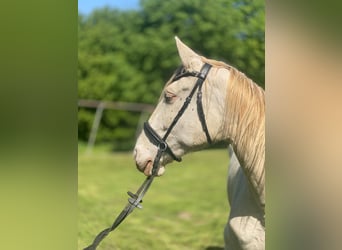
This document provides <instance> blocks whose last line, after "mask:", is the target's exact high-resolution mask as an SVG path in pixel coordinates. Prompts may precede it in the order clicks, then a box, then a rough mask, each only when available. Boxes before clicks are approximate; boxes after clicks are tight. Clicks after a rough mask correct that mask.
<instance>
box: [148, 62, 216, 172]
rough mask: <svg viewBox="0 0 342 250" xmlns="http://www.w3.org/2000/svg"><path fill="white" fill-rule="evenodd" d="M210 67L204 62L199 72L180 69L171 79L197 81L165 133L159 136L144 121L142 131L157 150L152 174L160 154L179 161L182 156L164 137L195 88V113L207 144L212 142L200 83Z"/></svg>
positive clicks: (180, 113) (184, 107)
mask: <svg viewBox="0 0 342 250" xmlns="http://www.w3.org/2000/svg"><path fill="white" fill-rule="evenodd" d="M210 68H211V65H210V64H208V63H205V64H204V65H203V67H202V69H201V71H200V72H196V71H182V72H181V73H180V74H179V75H176V76H175V77H174V78H173V79H172V82H174V81H177V80H179V79H180V78H183V77H189V76H192V77H197V78H198V79H197V81H196V83H195V86H194V87H193V88H192V90H191V92H190V94H189V95H188V97H187V98H186V99H185V102H184V103H183V106H182V107H181V109H180V110H179V111H178V113H177V115H176V116H175V118H174V119H173V121H172V122H171V124H170V126H169V128H168V129H167V131H166V133H165V135H164V136H163V137H160V136H159V135H158V134H157V133H156V131H155V130H154V129H153V128H152V127H151V126H150V124H149V123H148V121H147V122H145V123H144V132H145V134H146V136H147V138H148V139H149V140H150V142H151V143H152V144H154V145H155V146H157V148H158V152H157V155H156V157H155V159H154V162H153V168H152V175H156V174H157V172H158V168H159V161H160V158H161V156H162V154H163V153H164V152H165V153H168V154H169V155H170V156H171V157H172V158H173V159H174V160H176V161H178V162H180V161H181V160H182V158H180V157H178V156H176V155H175V154H174V153H173V152H172V150H171V148H170V147H169V146H168V144H167V142H166V139H167V138H168V136H169V135H170V133H171V131H172V129H173V128H174V126H175V125H176V124H177V122H178V120H179V119H180V118H181V116H182V115H183V114H184V112H185V110H186V109H187V107H188V106H189V104H190V102H191V99H192V97H193V95H194V94H195V92H196V90H197V89H198V91H197V114H198V118H199V120H200V122H201V125H202V129H203V132H204V133H205V135H206V137H207V141H208V143H209V144H211V143H212V140H211V137H210V135H209V131H208V127H207V123H206V121H205V115H204V112H203V104H202V85H203V82H204V81H205V79H206V77H207V75H208V73H209V70H210Z"/></svg>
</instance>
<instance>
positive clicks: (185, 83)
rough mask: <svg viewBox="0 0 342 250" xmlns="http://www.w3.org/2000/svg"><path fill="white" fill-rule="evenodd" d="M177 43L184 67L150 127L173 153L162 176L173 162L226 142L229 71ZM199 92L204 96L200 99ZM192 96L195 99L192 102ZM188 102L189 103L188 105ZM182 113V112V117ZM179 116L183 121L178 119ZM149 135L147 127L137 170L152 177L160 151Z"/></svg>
mask: <svg viewBox="0 0 342 250" xmlns="http://www.w3.org/2000/svg"><path fill="white" fill-rule="evenodd" d="M175 39H176V44H177V49H178V54H179V56H180V59H181V61H182V66H181V67H179V68H178V69H177V70H176V71H175V73H174V74H173V76H172V77H171V79H170V80H169V81H168V82H167V83H166V85H165V87H164V89H163V92H162V94H161V96H160V99H159V102H158V104H157V106H156V108H155V110H154V111H153V113H152V114H151V116H150V118H149V120H148V123H147V125H146V126H148V128H150V129H151V130H153V133H154V136H152V137H159V138H164V137H167V139H166V140H165V143H166V145H167V147H168V149H169V151H166V152H165V153H164V154H162V155H161V157H160V159H158V160H159V164H160V167H159V170H158V173H157V174H158V175H162V174H163V173H164V171H165V165H166V164H168V163H170V162H171V161H172V160H173V159H180V158H181V157H182V156H183V155H184V154H186V153H188V152H190V151H195V150H199V149H201V148H203V147H204V146H206V145H208V143H209V142H210V143H211V141H214V142H215V141H217V140H221V139H222V134H221V132H222V127H223V124H222V123H223V114H224V106H225V105H224V103H225V101H224V99H225V96H226V88H227V84H224V83H222V81H225V82H227V79H228V78H229V70H227V69H225V68H221V67H211V65H210V63H207V62H208V61H210V60H207V59H206V58H204V57H202V56H200V55H198V54H196V53H195V52H194V51H193V50H191V49H190V48H189V47H187V46H186V45H185V44H184V43H182V42H181V41H180V40H179V39H178V38H177V37H176V38H175ZM206 61H207V62H206ZM204 65H207V67H204ZM204 71H205V72H204ZM204 73H205V75H204ZM199 79H202V80H200V81H202V82H200V84H201V85H200V86H197V84H198V81H199ZM192 92H194V93H192ZM198 92H201V93H202V94H200V95H199V94H198ZM191 93H192V94H193V96H192V97H191V98H189V96H190V95H191ZM199 98H200V99H201V100H200V101H199ZM186 102H188V103H187V104H186V105H185V103H186ZM199 102H200V103H199ZM199 105H200V106H201V107H200V109H201V111H199V107H198V106H199ZM184 106H186V107H184ZM182 109H184V110H182ZM180 110H182V113H181V114H180ZM201 113H202V114H201ZM177 116H179V117H178V118H176V117H177ZM199 118H200V119H199ZM173 123H174V124H173ZM170 126H171V127H172V128H171V129H170ZM205 127H206V128H205ZM205 130H206V131H205ZM148 131H149V129H146V127H145V130H143V131H142V132H141V134H140V135H139V137H138V139H137V142H136V145H135V149H134V157H135V161H136V165H137V168H138V169H139V170H140V171H142V172H144V174H145V175H151V174H152V166H153V163H154V161H155V157H156V155H157V154H158V147H160V146H158V145H156V143H153V140H151V136H150V135H149V134H150V133H151V132H148ZM166 134H167V135H166ZM152 139H153V138H152ZM168 152H169V153H168Z"/></svg>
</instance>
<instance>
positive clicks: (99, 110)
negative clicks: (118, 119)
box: [86, 102, 105, 153]
mask: <svg viewBox="0 0 342 250" xmlns="http://www.w3.org/2000/svg"><path fill="white" fill-rule="evenodd" d="M104 107H105V103H104V102H100V104H99V105H98V106H97V108H96V113H95V118H94V121H93V125H92V127H91V132H90V135H89V139H88V144H87V151H86V152H87V153H91V152H92V150H93V147H94V144H95V140H96V135H97V130H98V128H99V125H100V121H101V118H102V113H103V109H104Z"/></svg>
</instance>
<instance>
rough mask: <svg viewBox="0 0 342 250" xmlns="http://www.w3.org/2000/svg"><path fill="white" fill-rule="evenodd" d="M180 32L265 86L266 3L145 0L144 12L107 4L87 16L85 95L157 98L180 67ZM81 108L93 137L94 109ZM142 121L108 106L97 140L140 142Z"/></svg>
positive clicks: (82, 23) (83, 25) (83, 132)
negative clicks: (136, 139) (136, 136)
mask: <svg viewBox="0 0 342 250" xmlns="http://www.w3.org/2000/svg"><path fill="white" fill-rule="evenodd" d="M175 35H177V36H178V37H180V38H181V39H182V40H183V41H184V42H185V43H186V44H188V45H189V46H190V47H192V48H193V49H194V50H195V51H198V52H199V53H200V54H202V55H204V56H206V57H208V58H213V59H218V60H222V61H225V62H227V63H229V64H231V65H233V66H235V67H237V68H238V69H240V70H241V71H243V72H244V73H245V74H246V75H248V76H249V77H251V78H252V79H253V80H254V81H256V82H257V83H259V84H260V85H261V86H264V80H265V76H264V72H265V70H264V40H265V39H264V2H263V1H261V0H254V1H252V0H241V1H233V0H215V1H205V0H169V1H159V0H142V1H141V9H140V10H138V11H119V10H115V9H109V8H103V9H99V10H96V11H94V12H93V13H92V14H90V15H89V16H79V33H78V36H79V56H78V60H79V68H78V77H79V98H82V99H98V100H110V101H127V102H143V103H151V104H154V103H156V101H157V100H158V98H159V95H160V92H161V89H162V88H163V85H164V83H165V82H166V81H167V80H168V78H169V77H170V75H171V74H172V72H173V71H174V69H175V68H176V67H177V66H178V65H179V64H180V60H179V58H178V54H177V50H176V46H175V41H174V36H175ZM79 112H80V115H79V117H80V121H79V138H80V139H82V140H86V139H87V137H88V135H89V133H88V132H89V128H90V127H91V123H90V124H86V123H87V121H88V123H89V122H91V121H90V120H91V119H89V114H91V113H94V110H93V111H89V110H87V111H85V110H84V109H82V108H81V109H79ZM86 113H87V118H86V115H85V114H86ZM109 116H118V117H120V119H119V118H117V119H118V121H119V122H116V123H111V122H110V121H111V120H113V119H114V118H110V117H109ZM132 117H134V119H133V118H132ZM81 118H82V119H81ZM114 120H115V119H114ZM106 121H107V122H106ZM137 121H138V116H137V114H130V113H128V112H123V113H122V114H119V113H117V112H107V111H106V112H104V118H103V121H102V123H101V128H100V130H99V134H98V137H97V140H98V141H103V140H106V141H107V140H110V141H113V142H114V144H115V148H120V147H121V149H129V148H130V147H131V146H132V145H131V144H130V143H126V144H125V146H123V144H122V140H123V141H127V140H128V141H129V140H132V138H133V137H134V133H135V127H136V122H137ZM110 130H112V132H110ZM117 131H120V133H119V132H117ZM119 137H120V138H121V139H122V140H121V139H120V140H119Z"/></svg>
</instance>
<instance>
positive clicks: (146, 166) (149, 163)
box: [138, 160, 165, 176]
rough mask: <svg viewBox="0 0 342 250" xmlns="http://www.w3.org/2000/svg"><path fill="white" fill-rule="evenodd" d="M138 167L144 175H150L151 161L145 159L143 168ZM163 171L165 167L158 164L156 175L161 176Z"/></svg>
mask: <svg viewBox="0 0 342 250" xmlns="http://www.w3.org/2000/svg"><path fill="white" fill-rule="evenodd" d="M138 169H139V170H140V171H141V172H143V173H144V175H146V176H151V175H152V169H153V161H152V160H149V161H147V163H146V165H145V167H144V168H139V167H138ZM164 172H165V167H164V166H160V167H159V169H158V173H157V176H161V175H163V174H164Z"/></svg>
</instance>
